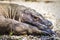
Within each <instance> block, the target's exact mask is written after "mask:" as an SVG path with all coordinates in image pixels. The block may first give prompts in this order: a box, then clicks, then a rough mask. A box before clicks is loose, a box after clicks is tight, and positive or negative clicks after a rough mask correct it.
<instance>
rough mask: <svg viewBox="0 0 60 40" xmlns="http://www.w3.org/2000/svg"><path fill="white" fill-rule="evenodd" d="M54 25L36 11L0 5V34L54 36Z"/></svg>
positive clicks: (23, 7)
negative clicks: (52, 26)
mask: <svg viewBox="0 0 60 40" xmlns="http://www.w3.org/2000/svg"><path fill="white" fill-rule="evenodd" d="M51 25H52V23H51V22H50V21H49V20H47V19H45V18H44V17H43V16H42V15H41V14H40V13H38V12H36V11H35V10H34V9H31V8H28V7H25V6H23V5H18V4H3V3H2V4H0V33H7V32H8V33H9V32H10V31H12V32H13V33H14V34H33V33H36V34H41V33H46V34H50V35H52V34H53V31H52V30H51Z"/></svg>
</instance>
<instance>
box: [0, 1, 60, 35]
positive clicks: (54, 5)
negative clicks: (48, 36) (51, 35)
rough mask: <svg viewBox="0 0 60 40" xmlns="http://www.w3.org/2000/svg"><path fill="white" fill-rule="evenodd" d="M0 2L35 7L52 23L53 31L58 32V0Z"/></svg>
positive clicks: (59, 4) (59, 10)
mask: <svg viewBox="0 0 60 40" xmlns="http://www.w3.org/2000/svg"><path fill="white" fill-rule="evenodd" d="M0 3H14V4H19V5H24V6H26V7H30V8H32V9H35V10H36V11H37V12H39V13H40V14H42V15H43V16H44V17H45V18H46V19H48V20H50V21H51V22H52V23H53V29H52V30H53V31H56V32H57V33H59V34H60V0H0Z"/></svg>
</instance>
